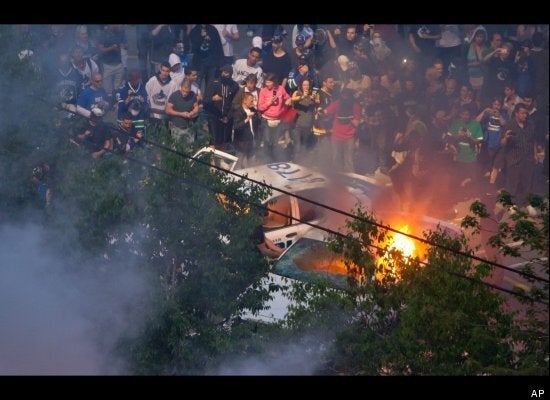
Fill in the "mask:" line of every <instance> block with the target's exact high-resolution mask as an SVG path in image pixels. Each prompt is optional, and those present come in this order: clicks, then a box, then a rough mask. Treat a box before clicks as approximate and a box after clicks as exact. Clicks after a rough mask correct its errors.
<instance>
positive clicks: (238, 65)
mask: <svg viewBox="0 0 550 400" xmlns="http://www.w3.org/2000/svg"><path fill="white" fill-rule="evenodd" d="M263 72H264V71H263V69H262V67H260V66H259V65H258V64H256V65H255V66H253V67H249V66H248V64H247V63H246V58H241V59H239V60H237V61H235V62H234V63H233V76H232V78H233V80H234V81H235V82H237V83H238V84H239V86H240V87H244V79H245V78H246V77H247V76H248V75H249V74H255V75H256V77H257V78H258V83H256V87H258V88H262V87H263V84H264V74H263Z"/></svg>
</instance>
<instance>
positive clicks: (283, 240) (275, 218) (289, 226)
mask: <svg viewBox="0 0 550 400" xmlns="http://www.w3.org/2000/svg"><path fill="white" fill-rule="evenodd" d="M267 206H268V208H269V209H270V211H269V214H268V218H267V222H266V223H265V224H264V225H263V227H264V232H265V236H266V237H267V238H268V239H271V240H272V241H273V243H274V244H275V245H276V246H279V247H280V248H282V249H286V248H288V247H289V246H290V245H292V243H294V242H295V241H296V240H297V239H298V238H299V237H300V234H301V232H302V231H303V227H302V226H301V225H303V224H300V223H299V222H298V221H295V220H293V219H292V218H291V217H296V216H297V215H298V209H297V204H296V199H295V198H294V197H292V196H289V195H286V194H284V195H280V196H276V197H274V198H272V199H270V200H269V202H268V204H267ZM306 226H307V225H306Z"/></svg>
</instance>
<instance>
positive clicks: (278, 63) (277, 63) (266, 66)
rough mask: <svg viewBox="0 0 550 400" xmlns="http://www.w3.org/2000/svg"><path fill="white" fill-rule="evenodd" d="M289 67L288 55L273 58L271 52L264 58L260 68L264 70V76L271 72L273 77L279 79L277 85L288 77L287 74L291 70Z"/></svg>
mask: <svg viewBox="0 0 550 400" xmlns="http://www.w3.org/2000/svg"><path fill="white" fill-rule="evenodd" d="M290 65H291V64H290V56H289V55H288V53H285V55H284V56H282V57H275V56H274V55H273V52H272V51H271V52H269V53H268V54H266V56H265V57H264V62H263V66H262V68H263V70H264V74H267V73H269V72H272V73H274V74H275V76H277V78H279V83H282V82H283V79H285V78H286V77H287V76H288V73H289V72H290V70H291V66H290Z"/></svg>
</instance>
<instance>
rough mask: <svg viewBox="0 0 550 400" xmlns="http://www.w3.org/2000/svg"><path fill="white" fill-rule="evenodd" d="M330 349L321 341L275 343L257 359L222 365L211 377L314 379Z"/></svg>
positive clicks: (314, 338) (308, 337)
mask: <svg viewBox="0 0 550 400" xmlns="http://www.w3.org/2000/svg"><path fill="white" fill-rule="evenodd" d="M329 345H330V343H329V340H328V339H327V338H324V337H317V336H313V335H306V336H302V337H295V338H294V339H293V342H292V343H278V344H275V343H274V344H273V345H271V346H269V348H268V349H267V350H266V351H265V352H263V353H262V354H260V355H257V356H252V357H244V358H236V359H232V360H229V361H227V362H225V363H223V364H222V365H221V366H220V367H219V368H218V369H217V370H216V371H213V372H212V374H213V375H314V374H316V373H318V370H319V368H320V367H321V365H322V362H323V356H324V354H325V352H326V351H327V348H328V346H329Z"/></svg>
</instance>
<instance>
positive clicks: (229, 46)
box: [214, 24, 239, 57]
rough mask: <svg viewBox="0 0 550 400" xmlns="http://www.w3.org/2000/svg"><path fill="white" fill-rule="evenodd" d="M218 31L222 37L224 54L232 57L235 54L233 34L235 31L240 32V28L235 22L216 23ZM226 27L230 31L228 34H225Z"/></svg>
mask: <svg viewBox="0 0 550 400" xmlns="http://www.w3.org/2000/svg"><path fill="white" fill-rule="evenodd" d="M214 26H215V27H216V29H217V30H218V32H219V33H220V39H221V42H222V47H223V55H224V56H226V57H232V56H233V39H231V37H228V36H231V35H233V34H235V33H239V30H238V29H237V25H235V24H226V25H224V24H215V25H214ZM224 28H225V30H226V31H227V32H228V36H223V35H222V31H223V29H224Z"/></svg>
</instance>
